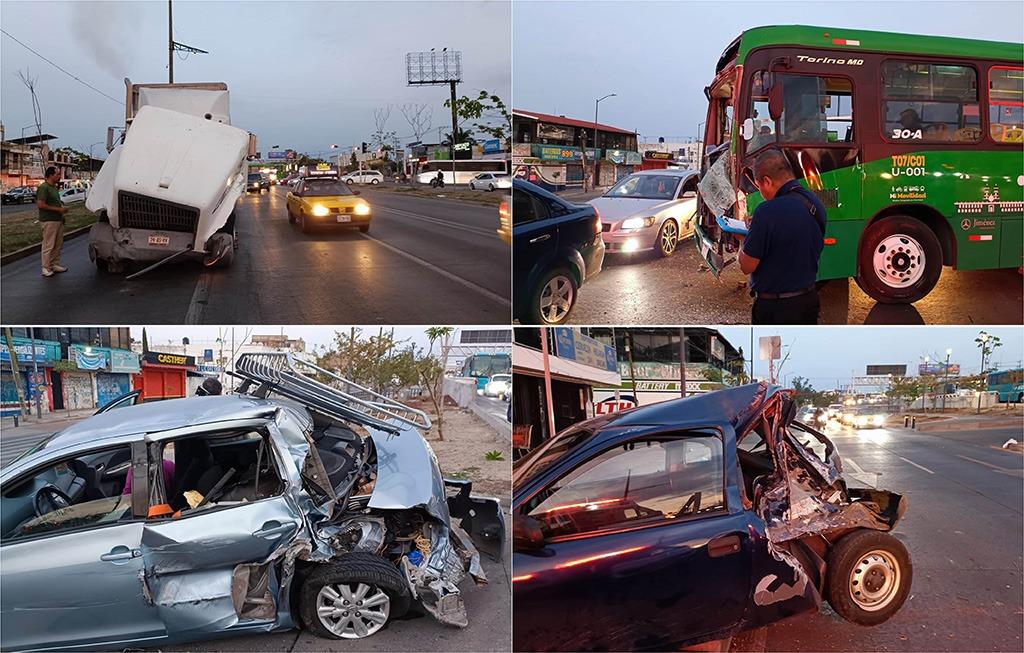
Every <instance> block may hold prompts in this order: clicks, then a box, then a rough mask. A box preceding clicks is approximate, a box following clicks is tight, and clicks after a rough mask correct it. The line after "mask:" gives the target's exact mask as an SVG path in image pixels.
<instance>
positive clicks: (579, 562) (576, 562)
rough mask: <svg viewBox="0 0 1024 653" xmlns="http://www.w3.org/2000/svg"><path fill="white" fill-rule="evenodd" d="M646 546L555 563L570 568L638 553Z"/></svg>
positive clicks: (556, 566) (558, 567)
mask: <svg viewBox="0 0 1024 653" xmlns="http://www.w3.org/2000/svg"><path fill="white" fill-rule="evenodd" d="M646 548H647V547H646V546H631V547H629V548H628V549H619V550H618V551H609V552H608V553H598V554H596V555H592V556H586V557H584V558H576V559H575V560H569V561H568V562H563V563H561V564H559V565H555V569H568V568H569V567H577V566H579V565H585V564H587V563H588V562H595V561H597V560H604V559H605V558H614V557H617V556H621V555H626V554H627V553H636V552H637V551H643V550H644V549H646Z"/></svg>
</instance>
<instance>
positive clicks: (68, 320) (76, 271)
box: [2, 187, 511, 324]
mask: <svg viewBox="0 0 1024 653" xmlns="http://www.w3.org/2000/svg"><path fill="white" fill-rule="evenodd" d="M285 195H286V190H285V189H284V188H281V187H274V188H273V189H272V191H271V192H270V193H268V194H257V195H254V194H248V195H246V196H245V197H243V198H242V199H241V200H240V201H239V205H238V231H239V240H240V247H239V249H238V251H237V252H236V257H235V260H234V263H233V265H232V266H231V267H230V268H226V269H204V268H203V267H202V266H201V265H199V264H197V263H191V262H183V263H171V264H168V265H166V266H164V267H162V268H158V269H157V270H154V271H153V272H151V273H148V274H146V275H143V276H142V277H140V278H138V279H134V280H132V281H127V280H126V279H125V278H124V275H109V274H100V273H97V271H96V269H95V266H94V265H93V264H92V263H91V262H90V261H89V255H88V250H87V237H80V238H76V239H74V240H71V241H69V242H68V243H67V245H66V246H65V250H64V254H65V255H64V260H63V262H64V264H65V265H66V266H68V267H69V268H70V271H69V272H67V273H65V274H61V275H56V276H54V277H51V278H43V277H41V276H40V274H39V261H38V258H37V257H30V258H27V259H23V260H21V261H17V262H15V263H11V264H9V265H6V266H4V268H3V271H2V276H3V284H4V292H3V298H2V309H3V314H4V321H5V322H6V323H8V324H108V323H111V322H118V321H120V322H131V323H133V324H143V323H149V324H196V323H206V324H261V323H262V324H338V323H343V324H348V323H359V324H378V323H379V324H460V323H461V324H508V319H509V311H510V306H511V304H510V303H509V300H508V297H509V295H510V283H511V280H510V256H511V252H510V251H509V248H508V247H507V246H506V245H505V244H504V243H502V242H501V240H500V239H499V238H498V236H497V235H496V234H495V229H496V228H497V223H498V216H497V208H495V207H490V206H481V205H477V204H471V203H465V202H457V201H451V200H444V199H435V198H422V197H408V196H402V195H398V194H395V193H389V192H386V191H378V190H370V189H365V190H364V191H363V197H364V198H365V199H367V200H368V201H369V202H370V203H371V205H372V206H373V207H374V221H373V225H372V226H371V228H370V232H369V233H368V234H361V233H359V232H358V231H356V230H330V229H325V230H320V231H316V232H314V233H312V234H303V233H302V232H300V231H299V229H298V226H297V225H292V224H289V223H288V218H287V213H286V210H285Z"/></svg>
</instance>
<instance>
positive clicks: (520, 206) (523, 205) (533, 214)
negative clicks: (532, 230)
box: [512, 189, 541, 225]
mask: <svg viewBox="0 0 1024 653" xmlns="http://www.w3.org/2000/svg"><path fill="white" fill-rule="evenodd" d="M538 208H539V207H538V206H537V203H536V202H534V201H533V196H532V195H530V193H528V192H526V191H523V190H519V189H516V190H514V191H513V192H512V224H513V225H517V224H526V223H527V222H536V221H537V220H540V219H541V216H540V214H539V211H538Z"/></svg>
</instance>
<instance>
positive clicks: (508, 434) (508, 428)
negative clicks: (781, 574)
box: [469, 401, 512, 442]
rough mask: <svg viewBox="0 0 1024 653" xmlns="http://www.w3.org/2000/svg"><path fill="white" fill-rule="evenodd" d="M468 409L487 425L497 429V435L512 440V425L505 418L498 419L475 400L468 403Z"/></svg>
mask: <svg viewBox="0 0 1024 653" xmlns="http://www.w3.org/2000/svg"><path fill="white" fill-rule="evenodd" d="M469 409H470V410H472V411H473V414H474V415H476V416H477V417H479V418H480V419H481V420H483V422H484V423H485V424H487V426H489V427H491V428H492V429H494V430H495V431H497V432H498V435H500V436H502V437H503V438H504V439H505V440H507V441H509V442H512V425H511V424H510V423H509V422H508V421H507V420H505V419H499V418H498V416H497V415H492V414H491V413H489V412H487V411H486V410H484V407H483V406H481V405H479V404H477V403H476V402H475V401H474V402H471V403H470V404H469Z"/></svg>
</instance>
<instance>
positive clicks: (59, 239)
mask: <svg viewBox="0 0 1024 653" xmlns="http://www.w3.org/2000/svg"><path fill="white" fill-rule="evenodd" d="M45 177H46V181H44V182H43V183H41V184H39V188H38V189H36V206H37V207H39V224H41V225H42V227H43V247H42V255H43V276H44V277H52V276H53V274H54V273H55V272H67V271H68V269H67V268H66V267H64V266H62V265H61V264H60V250H61V248H62V247H63V246H64V214H65V213H67V212H68V210H67V209H66V208H65V207H64V204H63V202H61V201H60V191H59V190H58V189H57V184H58V183H59V182H60V170H58V169H57V168H56V167H54V166H50V167H49V168H47V169H46V175H45Z"/></svg>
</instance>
